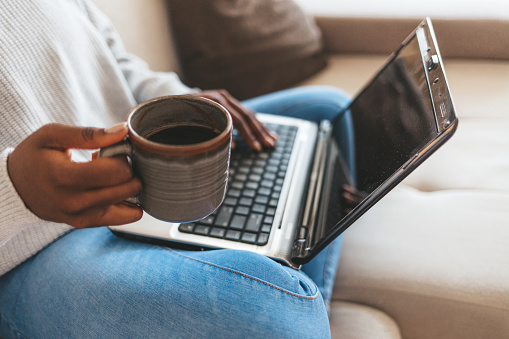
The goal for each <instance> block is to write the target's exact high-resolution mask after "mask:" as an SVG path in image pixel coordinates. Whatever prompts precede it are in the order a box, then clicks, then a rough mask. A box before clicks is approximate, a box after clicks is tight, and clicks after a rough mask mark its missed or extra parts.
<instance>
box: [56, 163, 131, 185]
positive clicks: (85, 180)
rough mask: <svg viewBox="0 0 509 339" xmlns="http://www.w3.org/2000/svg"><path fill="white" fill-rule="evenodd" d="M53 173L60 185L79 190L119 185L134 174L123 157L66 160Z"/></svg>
mask: <svg viewBox="0 0 509 339" xmlns="http://www.w3.org/2000/svg"><path fill="white" fill-rule="evenodd" d="M54 175H55V181H56V182H58V183H59V185H60V186H63V187H72V188H73V189H79V190H91V189H97V188H100V187H107V186H116V185H120V184H123V183H126V182H128V181H129V180H131V179H132V178H133V176H134V174H133V171H132V168H131V166H130V165H129V163H128V162H127V159H126V158H125V157H115V158H98V159H94V160H92V161H90V162H84V163H76V162H68V163H66V165H65V166H63V167H62V166H61V167H60V168H58V169H57V170H55V171H54Z"/></svg>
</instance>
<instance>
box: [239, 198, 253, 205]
mask: <svg viewBox="0 0 509 339" xmlns="http://www.w3.org/2000/svg"><path fill="white" fill-rule="evenodd" d="M252 204H253V199H252V198H241V199H240V201H239V205H243V206H251V205H252Z"/></svg>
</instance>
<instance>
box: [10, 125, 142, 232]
mask: <svg viewBox="0 0 509 339" xmlns="http://www.w3.org/2000/svg"><path fill="white" fill-rule="evenodd" d="M126 134H127V129H126V126H125V124H120V125H116V126H114V127H113V128H110V129H106V130H105V129H98V128H82V127H73V126H65V125H60V124H50V125H46V126H43V127H42V128H40V129H39V130H37V131H36V132H34V133H33V134H31V135H30V136H29V137H27V138H26V139H25V140H23V141H22V142H21V143H20V144H19V145H18V146H17V147H16V148H15V149H14V151H13V152H12V153H11V154H9V158H8V161H7V167H8V168H7V170H8V173H9V177H10V179H11V182H12V184H13V185H14V187H15V188H16V191H17V192H18V194H19V196H20V197H21V199H22V200H23V202H24V203H25V205H26V206H27V208H28V209H30V210H31V211H32V212H33V213H34V214H35V215H37V216H38V217H40V218H41V219H44V220H48V221H54V222H61V223H67V224H69V225H72V226H74V227H80V228H81V227H93V226H104V225H120V224H124V223H129V222H133V221H136V220H138V219H139V218H141V215H142V210H141V208H140V207H138V206H135V205H129V204H125V203H123V200H125V199H127V198H129V197H132V196H135V195H137V194H138V193H139V192H140V191H141V182H140V181H139V179H137V178H136V177H134V176H133V173H132V170H131V168H130V166H129V164H128V163H127V161H126V159H125V158H100V159H95V160H92V161H90V162H86V163H76V162H73V161H72V160H71V157H70V152H69V149H70V148H83V149H94V148H100V147H104V146H108V145H110V144H113V143H116V142H119V141H121V140H122V139H124V138H125V136H126Z"/></svg>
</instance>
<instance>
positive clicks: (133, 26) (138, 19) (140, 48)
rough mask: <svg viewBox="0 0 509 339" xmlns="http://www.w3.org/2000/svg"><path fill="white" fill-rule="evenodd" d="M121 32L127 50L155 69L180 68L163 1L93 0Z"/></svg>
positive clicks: (172, 69)
mask: <svg viewBox="0 0 509 339" xmlns="http://www.w3.org/2000/svg"><path fill="white" fill-rule="evenodd" d="M92 2H93V3H94V4H95V5H96V6H97V7H98V8H99V9H100V10H101V11H102V12H104V13H105V14H106V15H107V16H108V17H109V18H110V19H111V21H112V22H113V25H114V26H115V27H116V29H117V30H118V31H119V33H120V36H121V37H122V40H123V41H124V45H125V47H126V49H127V50H128V51H129V52H131V53H133V54H135V55H137V56H139V57H141V58H142V59H143V60H145V61H146V62H148V64H149V65H150V67H151V68H152V69H153V70H155V71H176V70H178V62H177V57H176V55H175V51H174V47H173V39H172V36H171V33H170V26H169V21H168V11H167V8H166V5H165V3H164V0H92Z"/></svg>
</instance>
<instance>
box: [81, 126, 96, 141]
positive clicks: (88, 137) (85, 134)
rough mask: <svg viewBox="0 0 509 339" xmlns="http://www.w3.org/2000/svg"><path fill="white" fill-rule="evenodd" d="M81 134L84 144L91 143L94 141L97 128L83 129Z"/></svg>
mask: <svg viewBox="0 0 509 339" xmlns="http://www.w3.org/2000/svg"><path fill="white" fill-rule="evenodd" d="M80 133H81V138H82V139H83V141H84V142H89V141H92V140H93V139H94V134H95V128H92V127H83V128H82V129H81V131H80Z"/></svg>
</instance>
